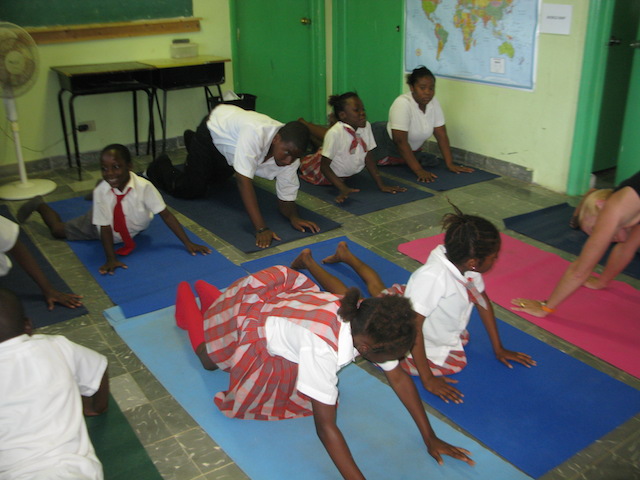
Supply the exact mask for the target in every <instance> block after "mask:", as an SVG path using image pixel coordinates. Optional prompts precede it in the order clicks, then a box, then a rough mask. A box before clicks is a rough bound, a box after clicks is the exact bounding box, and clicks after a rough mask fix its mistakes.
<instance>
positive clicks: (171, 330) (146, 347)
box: [105, 307, 529, 480]
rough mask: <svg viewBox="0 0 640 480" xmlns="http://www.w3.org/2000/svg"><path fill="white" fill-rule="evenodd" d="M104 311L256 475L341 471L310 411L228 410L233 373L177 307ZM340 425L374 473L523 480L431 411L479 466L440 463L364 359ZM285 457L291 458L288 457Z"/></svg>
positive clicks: (272, 478)
mask: <svg viewBox="0 0 640 480" xmlns="http://www.w3.org/2000/svg"><path fill="white" fill-rule="evenodd" d="M105 316H106V317H107V319H108V320H109V322H110V323H111V324H112V325H113V326H114V327H115V329H116V331H117V332H118V334H119V335H120V336H121V337H122V338H123V340H124V341H125V342H126V343H127V344H128V345H129V347H131V349H132V350H133V351H134V352H135V353H136V355H137V356H138V357H139V358H140V359H141V360H142V362H143V363H144V364H145V365H146V366H147V367H148V368H149V370H151V372H152V373H153V374H154V375H155V376H156V378H157V379H158V380H159V381H160V382H161V383H162V385H163V386H164V387H165V388H166V389H167V390H168V391H169V392H170V393H171V395H172V396H173V397H175V398H176V400H177V401H178V402H179V403H180V404H181V405H182V406H183V407H184V408H185V410H187V412H188V413H189V414H190V415H191V416H192V417H193V418H194V420H196V421H197V422H198V424H200V426H201V427H202V428H203V429H204V430H205V431H206V432H207V433H208V434H209V436H211V438H213V439H214V440H215V441H216V442H217V443H218V444H219V445H220V447H221V448H222V449H223V450H224V451H225V452H226V453H227V454H228V455H229V456H230V457H231V458H232V459H233V460H234V462H236V464H237V465H238V466H239V467H240V468H241V469H242V470H243V471H244V472H245V473H246V474H247V475H248V476H249V477H250V478H252V479H254V480H261V479H265V480H281V479H286V478H301V477H304V478H305V480H316V479H317V480H320V479H322V480H325V479H327V478H338V477H339V473H338V471H337V469H336V468H335V466H334V465H333V463H332V462H331V460H330V458H329V456H328V454H327V453H326V452H325V449H324V447H323V446H322V443H321V442H320V440H319V439H318V438H317V436H316V434H315V427H314V423H313V419H312V418H311V417H307V418H301V419H294V420H281V421H276V422H265V421H258V420H239V419H230V418H227V417H225V416H224V415H223V414H222V413H221V412H220V411H219V410H218V408H217V407H216V406H215V404H214V403H213V400H212V399H213V396H214V395H215V394H216V393H217V392H218V391H221V390H224V389H226V388H227V387H228V382H229V376H228V374H227V373H225V372H222V371H215V372H209V371H206V370H204V369H203V368H202V366H201V365H200V362H199V361H198V360H197V358H196V356H195V355H194V353H193V351H192V350H191V346H190V344H189V340H188V336H187V334H186V332H184V331H183V330H180V329H179V328H178V327H176V326H175V320H174V309H173V308H172V307H169V308H166V309H163V310H159V311H156V312H152V313H149V314H146V315H142V316H139V317H134V318H130V319H126V318H124V317H123V316H122V314H121V310H120V309H118V308H111V309H109V310H106V311H105ZM339 378H340V407H339V408H338V426H339V427H340V429H341V430H342V432H343V434H344V436H345V438H346V440H347V442H348V444H349V446H350V448H351V452H352V454H353V456H354V458H355V460H356V462H357V463H358V465H359V466H360V468H361V469H362V470H363V472H364V474H365V475H366V476H367V478H380V479H383V478H384V479H391V478H393V479H407V480H409V479H424V478H429V479H432V480H458V479H459V480H462V479H486V480H501V479H503V480H523V479H527V478H529V477H527V476H526V475H524V474H523V473H522V472H520V471H519V470H517V469H516V468H514V467H513V466H511V465H510V464H508V463H507V462H505V461H504V460H502V459H501V458H499V457H498V456H497V455H494V454H493V453H491V452H490V451H489V450H487V449H485V448H483V447H482V446H480V445H479V444H478V443H476V442H475V441H473V440H472V439H470V438H468V437H466V436H464V435H463V434H461V433H460V432H457V431H456V430H454V429H453V428H451V427H450V426H448V425H446V424H445V423H443V422H441V421H440V420H438V419H436V418H434V417H431V418H430V420H431V424H432V425H433V428H434V430H435V431H436V433H437V435H438V436H439V437H440V438H441V439H443V440H445V441H447V442H449V443H451V444H453V445H456V446H460V447H463V448H466V449H468V450H470V451H471V452H472V456H473V458H474V460H475V461H476V462H477V464H476V466H475V467H470V466H468V465H467V464H465V463H463V462H460V461H458V460H455V459H453V458H448V457H445V459H444V462H445V464H444V466H438V464H437V463H436V462H435V460H433V459H432V458H431V457H430V456H429V455H428V453H427V452H426V448H425V447H424V443H423V442H422V440H421V438H420V435H419V434H418V430H417V428H416V426H415V424H414V423H413V420H412V419H411V417H410V416H409V414H408V413H407V412H406V410H405V409H404V407H403V406H402V405H401V403H400V401H399V400H398V398H397V397H396V396H395V394H394V393H393V391H392V390H391V388H390V387H388V386H387V385H385V384H383V383H382V382H380V381H379V380H377V379H376V378H375V377H373V376H372V375H369V374H368V373H366V372H365V371H363V370H362V369H360V368H359V367H357V366H355V365H350V366H348V367H347V368H345V369H343V370H342V371H341V372H340V375H339ZM283 459H286V461H285V460H283Z"/></svg>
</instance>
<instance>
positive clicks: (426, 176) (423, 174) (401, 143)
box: [391, 130, 438, 182]
mask: <svg viewBox="0 0 640 480" xmlns="http://www.w3.org/2000/svg"><path fill="white" fill-rule="evenodd" d="M391 138H392V139H393V143H395V144H396V147H398V151H399V152H400V156H401V157H402V158H403V160H404V161H405V162H406V163H407V165H408V166H409V168H410V169H411V171H412V172H413V173H415V174H416V176H417V177H418V181H419V182H433V181H434V180H435V179H436V178H438V176H437V175H435V174H433V173H431V172H427V171H426V170H425V169H424V168H422V165H420V162H418V160H417V159H416V156H415V154H414V153H413V150H411V145H409V132H405V131H403V130H391Z"/></svg>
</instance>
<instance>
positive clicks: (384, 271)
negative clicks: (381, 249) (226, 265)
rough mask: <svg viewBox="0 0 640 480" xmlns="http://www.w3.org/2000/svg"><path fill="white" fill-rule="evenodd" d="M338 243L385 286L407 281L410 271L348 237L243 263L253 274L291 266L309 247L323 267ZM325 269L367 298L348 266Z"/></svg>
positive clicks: (327, 266)
mask: <svg viewBox="0 0 640 480" xmlns="http://www.w3.org/2000/svg"><path fill="white" fill-rule="evenodd" d="M340 241H346V242H347V243H348V245H349V249H350V250H351V251H352V252H353V253H354V254H355V255H356V256H357V257H358V258H360V259H361V260H362V261H364V262H365V263H366V264H368V265H371V266H373V267H374V269H375V270H376V271H377V272H378V274H379V275H380V277H381V278H382V279H383V280H384V281H385V282H386V284H387V286H390V285H392V284H394V283H400V284H404V283H407V280H409V272H408V271H406V270H405V269H404V268H402V267H399V266H398V265H396V264H395V263H393V262H390V261H388V260H385V259H384V258H382V257H381V256H379V255H377V254H375V253H373V252H372V251H371V250H368V249H366V248H364V247H363V246H361V245H359V244H357V243H355V242H353V241H351V240H349V239H348V238H347V237H338V238H332V239H330V240H325V241H323V242H318V243H314V244H313V245H311V246H310V247H300V248H295V249H293V250H287V251H286V252H282V253H276V254H274V255H269V256H268V257H263V258H258V259H255V260H251V261H249V262H245V263H243V264H242V267H244V268H245V269H246V270H247V271H248V272H251V273H254V272H257V271H260V270H262V269H264V268H267V267H270V266H272V265H286V266H290V265H291V262H292V261H293V260H294V259H295V258H296V257H297V256H298V254H299V253H300V252H301V251H302V250H303V249H305V248H311V252H312V254H313V257H314V258H315V259H316V261H317V262H318V263H320V264H322V259H323V258H326V257H328V256H329V255H332V254H333V253H334V252H335V251H336V247H337V246H338V243H339V242H340ZM323 266H324V268H325V269H326V270H328V271H329V272H331V273H332V274H333V275H335V276H336V277H338V278H339V279H340V280H342V281H343V282H344V284H345V285H347V286H348V287H358V288H359V289H360V291H361V292H362V295H364V296H365V297H368V296H369V293H368V291H367V286H366V284H365V283H364V282H363V281H362V279H360V277H359V276H358V275H357V274H356V273H355V272H354V271H353V270H352V269H351V268H350V267H348V266H347V265H344V264H342V263H332V264H326V265H323ZM303 273H304V274H305V275H307V276H309V277H310V278H312V279H313V280H314V281H315V278H313V276H312V275H311V274H310V273H309V272H308V271H306V270H305V271H304V272H303Z"/></svg>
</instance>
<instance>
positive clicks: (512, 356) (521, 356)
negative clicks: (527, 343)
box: [496, 348, 537, 368]
mask: <svg viewBox="0 0 640 480" xmlns="http://www.w3.org/2000/svg"><path fill="white" fill-rule="evenodd" d="M496 358H497V359H498V360H500V361H501V362H502V363H504V364H505V365H506V366H507V367H509V368H513V365H511V364H510V363H509V360H511V361H512V362H518V363H520V364H522V365H524V366H525V367H527V368H530V367H535V366H536V365H537V363H536V361H535V360H534V359H533V358H531V356H530V355H527V354H526V353H522V352H514V351H512V350H507V349H506V348H503V349H502V350H500V351H499V352H496Z"/></svg>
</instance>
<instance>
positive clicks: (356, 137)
mask: <svg viewBox="0 0 640 480" xmlns="http://www.w3.org/2000/svg"><path fill="white" fill-rule="evenodd" d="M344 129H345V130H346V131H347V132H349V135H351V136H352V137H353V140H352V141H351V146H350V147H349V153H355V151H356V148H358V143H359V144H360V145H362V149H363V150H364V151H365V152H366V151H367V144H366V143H364V140H363V139H362V137H361V136H360V135H358V134H357V133H356V132H355V130H353V129H351V128H349V127H344Z"/></svg>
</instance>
